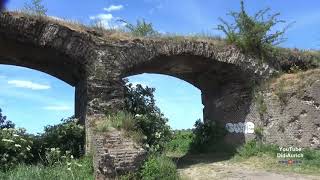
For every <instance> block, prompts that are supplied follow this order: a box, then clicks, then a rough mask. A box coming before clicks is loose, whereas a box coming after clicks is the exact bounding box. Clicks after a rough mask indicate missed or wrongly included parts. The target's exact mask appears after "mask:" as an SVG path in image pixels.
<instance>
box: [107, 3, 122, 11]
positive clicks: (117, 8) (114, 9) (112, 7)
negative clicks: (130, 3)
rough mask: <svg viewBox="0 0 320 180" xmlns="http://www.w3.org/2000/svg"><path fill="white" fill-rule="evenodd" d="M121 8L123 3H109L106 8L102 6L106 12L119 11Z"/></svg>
mask: <svg viewBox="0 0 320 180" xmlns="http://www.w3.org/2000/svg"><path fill="white" fill-rule="evenodd" d="M121 9H123V5H111V6H109V7H107V8H103V10H105V11H107V12H111V11H119V10H121Z"/></svg>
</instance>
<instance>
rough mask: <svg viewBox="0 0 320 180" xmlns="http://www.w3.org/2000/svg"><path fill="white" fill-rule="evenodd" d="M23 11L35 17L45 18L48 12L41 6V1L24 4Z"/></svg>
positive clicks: (33, 0) (32, 0)
mask: <svg viewBox="0 0 320 180" xmlns="http://www.w3.org/2000/svg"><path fill="white" fill-rule="evenodd" d="M24 10H25V11H26V12H27V13H30V14H33V15H37V16H45V15H46V14H47V11H48V9H47V8H46V7H45V6H44V5H43V4H42V0H31V2H29V3H25V5H24Z"/></svg>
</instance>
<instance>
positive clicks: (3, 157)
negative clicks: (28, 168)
mask: <svg viewBox="0 0 320 180" xmlns="http://www.w3.org/2000/svg"><path fill="white" fill-rule="evenodd" d="M0 140H1V141H0V168H1V169H2V170H7V169H8V168H10V167H13V166H15V165H17V164H21V163H26V162H28V161H29V159H30V158H31V157H32V153H31V152H30V151H31V146H32V140H31V139H30V138H29V136H28V135H27V134H26V133H25V129H13V128H9V129H7V128H4V129H1V130H0Z"/></svg>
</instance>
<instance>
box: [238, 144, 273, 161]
mask: <svg viewBox="0 0 320 180" xmlns="http://www.w3.org/2000/svg"><path fill="white" fill-rule="evenodd" d="M278 151H279V148H278V146H276V145H269V144H263V143H262V142H259V141H256V140H252V141H249V142H247V143H246V144H244V145H243V146H242V147H240V148H238V150H237V155H238V156H240V157H244V158H248V157H251V156H261V155H262V154H270V155H272V156H274V157H275V156H276V154H277V152H278Z"/></svg>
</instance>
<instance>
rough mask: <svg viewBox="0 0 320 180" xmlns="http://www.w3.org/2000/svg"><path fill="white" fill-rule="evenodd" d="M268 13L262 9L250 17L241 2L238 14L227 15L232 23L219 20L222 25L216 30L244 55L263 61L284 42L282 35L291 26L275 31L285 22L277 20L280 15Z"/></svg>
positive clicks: (268, 9)
mask: <svg viewBox="0 0 320 180" xmlns="http://www.w3.org/2000/svg"><path fill="white" fill-rule="evenodd" d="M269 11H270V8H267V9H263V10H260V11H258V12H257V13H255V15H254V16H250V15H249V14H248V13H247V11H246V10H245V6H244V2H243V1H241V9H240V12H233V11H232V12H230V13H228V15H230V16H231V17H232V18H233V22H232V23H228V22H227V21H225V20H223V19H222V18H219V20H220V21H221V23H222V24H220V25H218V27H217V29H218V30H221V31H222V32H223V33H224V34H225V35H226V39H227V42H228V43H231V44H235V45H237V46H238V47H239V48H240V49H241V50H242V51H243V52H244V53H247V54H251V55H255V56H258V57H259V58H261V59H265V58H266V57H268V56H270V52H274V50H275V49H274V47H275V46H277V45H279V44H280V43H282V42H284V41H285V40H286V39H285V38H284V37H283V35H284V33H285V32H286V30H287V29H288V28H289V26H290V25H291V24H289V25H286V26H285V27H284V28H283V29H281V30H275V26H277V25H279V23H285V21H283V20H279V19H278V17H279V15H280V13H275V14H269V13H268V12H269Z"/></svg>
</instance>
